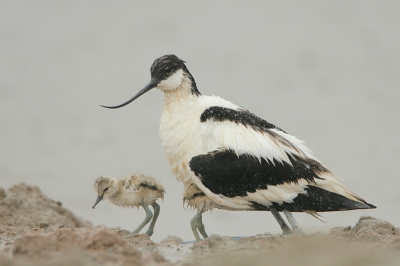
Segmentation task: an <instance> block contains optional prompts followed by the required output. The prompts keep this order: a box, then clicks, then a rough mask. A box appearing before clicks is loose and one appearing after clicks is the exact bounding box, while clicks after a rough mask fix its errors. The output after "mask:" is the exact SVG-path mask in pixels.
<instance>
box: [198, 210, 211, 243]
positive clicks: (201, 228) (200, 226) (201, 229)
mask: <svg viewBox="0 0 400 266" xmlns="http://www.w3.org/2000/svg"><path fill="white" fill-rule="evenodd" d="M197 229H198V230H199V232H200V234H201V235H202V236H203V237H204V238H207V237H208V235H207V233H206V229H205V228H204V224H203V214H202V213H200V216H199V218H198V219H197Z"/></svg>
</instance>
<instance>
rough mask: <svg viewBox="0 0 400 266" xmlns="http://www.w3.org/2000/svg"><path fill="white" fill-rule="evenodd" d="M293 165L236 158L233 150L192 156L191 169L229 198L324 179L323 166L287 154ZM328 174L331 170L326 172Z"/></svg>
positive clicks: (251, 157) (252, 158)
mask: <svg viewBox="0 0 400 266" xmlns="http://www.w3.org/2000/svg"><path fill="white" fill-rule="evenodd" d="M288 157H289V158H290V161H291V163H292V165H293V166H291V165H289V164H288V163H286V162H283V163H280V162H278V161H276V160H275V159H274V164H272V163H271V162H269V161H266V160H264V159H261V163H260V161H259V160H258V159H257V158H256V157H254V156H250V155H246V154H243V155H240V156H237V155H236V153H235V152H234V151H232V150H216V151H213V152H210V153H208V154H204V155H199V156H195V157H193V158H192V159H191V160H190V162H189V166H190V169H191V170H192V171H193V172H194V174H195V175H196V176H197V177H199V179H200V180H201V182H202V183H203V184H204V186H205V187H207V188H208V189H210V190H211V191H212V192H213V193H215V194H222V195H224V196H226V197H236V196H246V195H247V193H253V192H255V191H256V190H257V189H267V188H268V186H269V185H272V186H274V185H279V184H283V183H297V182H298V181H299V180H301V179H304V180H307V181H308V182H310V183H313V182H315V180H316V179H322V178H320V177H319V176H318V173H321V172H323V171H325V169H326V168H323V167H322V168H321V165H320V164H318V162H315V163H317V165H310V164H308V163H305V162H302V161H300V158H299V159H294V158H293V157H291V156H290V155H288ZM326 171H329V170H327V169H326Z"/></svg>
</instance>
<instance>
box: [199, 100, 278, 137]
mask: <svg viewBox="0 0 400 266" xmlns="http://www.w3.org/2000/svg"><path fill="white" fill-rule="evenodd" d="M210 119H213V120H214V121H217V122H223V121H230V122H234V123H236V124H241V125H244V126H246V127H248V126H249V127H252V128H253V129H255V130H257V131H265V130H267V129H271V128H276V129H279V130H281V131H283V130H282V129H280V128H278V127H276V126H275V125H274V124H271V123H269V122H267V121H265V120H264V119H261V118H259V117H258V116H256V115H255V114H252V113H250V112H249V111H247V110H245V109H240V110H234V109H230V108H225V107H220V106H212V107H209V108H207V109H206V110H205V111H204V112H203V113H202V114H201V116H200V121H201V122H206V121H207V120H210Z"/></svg>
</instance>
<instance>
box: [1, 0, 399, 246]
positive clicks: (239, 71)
mask: <svg viewBox="0 0 400 266" xmlns="http://www.w3.org/2000/svg"><path fill="white" fill-rule="evenodd" d="M399 14H400V2H398V1H301V2H298V1H284V2H282V1H215V0H213V1H190V2H189V1H141V2H139V1H118V2H114V1H34V2H33V1H1V2H0V186H3V187H4V188H6V189H7V188H9V187H10V186H12V185H13V184H17V183H20V182H25V183H27V184H31V185H36V186H38V187H39V188H40V189H41V190H42V191H43V192H44V193H45V194H46V195H47V196H48V197H50V198H52V199H54V200H57V201H61V202H62V203H63V206H65V207H67V208H68V209H70V210H71V211H73V212H74V213H76V214H78V215H79V216H81V217H82V218H84V219H87V220H90V221H91V222H92V223H93V224H95V225H98V224H104V225H106V226H108V227H118V226H119V227H121V228H123V229H128V230H133V229H134V228H135V227H136V226H137V225H138V224H139V223H140V221H142V219H143V218H144V215H145V214H144V211H143V210H142V209H141V210H136V209H123V208H118V207H116V206H114V205H112V204H111V203H110V202H109V201H105V202H102V203H100V204H99V205H98V207H97V208H96V210H92V209H91V207H92V205H93V203H94V201H95V199H96V194H95V192H94V189H93V183H94V180H95V179H96V178H97V177H98V176H99V175H103V174H109V175H113V176H116V177H121V178H122V177H125V176H127V175H129V174H133V173H135V172H140V173H143V174H147V175H151V176H153V177H156V178H158V179H159V180H160V181H161V182H162V184H163V185H164V186H165V188H166V190H167V195H166V198H165V200H164V202H162V203H161V215H160V217H159V221H158V224H157V225H156V228H155V234H154V235H153V237H152V238H153V240H155V241H159V240H161V239H164V238H165V237H166V236H168V235H175V236H179V237H181V238H183V239H184V240H192V239H193V235H192V232H191V229H190V226H189V221H190V219H191V218H192V216H193V215H194V211H192V210H187V209H184V208H183V206H182V198H181V195H182V185H181V183H178V182H177V181H176V180H175V177H174V176H173V175H172V173H171V172H170V169H169V165H168V162H167V160H166V156H165V153H164V151H163V149H162V147H161V141H160V139H159V136H158V126H159V118H160V115H161V111H162V108H163V94H162V93H161V92H160V91H156V90H154V91H151V92H149V93H147V94H146V95H144V96H142V97H140V99H138V100H136V101H135V102H134V103H133V104H130V105H128V106H126V107H124V108H122V109H117V110H108V109H105V108H101V107H100V106H99V105H100V104H103V105H116V104H120V103H122V102H125V101H126V100H128V99H130V98H131V97H132V96H133V95H134V94H135V93H136V92H138V91H139V90H140V89H141V88H143V86H144V85H146V84H147V82H148V81H149V80H150V72H149V68H150V66H151V64H152V62H153V60H154V59H155V58H157V57H159V56H161V55H164V54H169V53H173V54H176V55H177V56H178V57H180V58H182V59H183V60H185V61H186V62H187V66H188V68H189V70H190V71H191V73H192V74H193V75H194V77H195V79H196V82H197V84H198V88H199V90H200V91H201V92H202V93H203V94H205V95H213V94H215V95H218V96H221V97H223V98H225V99H228V100H230V101H232V102H234V103H236V104H238V105H241V106H243V107H245V108H247V109H248V110H250V111H251V112H253V113H255V114H257V115H258V116H260V117H262V118H264V119H266V120H267V121H269V122H271V123H274V124H276V125H277V126H279V127H281V128H282V129H284V130H285V131H287V132H289V133H291V134H293V135H295V136H297V137H298V138H299V139H302V140H304V141H305V142H306V143H307V145H308V147H309V148H311V149H312V150H313V151H314V152H315V154H316V156H317V157H318V158H319V159H320V160H321V161H322V162H323V163H324V164H325V165H326V166H327V167H328V168H329V169H331V170H332V171H333V172H335V173H336V175H337V176H339V177H340V178H341V182H342V183H343V184H345V185H346V186H347V187H348V188H350V189H351V190H353V191H355V192H356V193H357V194H359V195H360V196H362V197H363V198H365V199H366V200H367V201H368V202H369V203H372V204H374V205H376V206H377V207H378V208H377V209H376V210H369V211H351V212H336V213H324V214H323V218H322V219H323V220H324V221H326V223H322V222H320V221H318V220H316V219H314V218H313V217H311V216H309V215H307V214H301V213H300V214H294V215H295V217H296V219H297V220H298V222H299V224H300V225H301V226H302V227H303V229H304V230H305V231H306V232H307V233H313V232H317V231H324V232H326V231H328V230H329V229H330V228H333V227H335V226H347V225H353V224H354V223H355V222H356V221H357V220H358V218H359V217H360V216H362V215H371V216H374V217H377V218H380V219H384V220H387V221H389V222H391V223H394V224H395V225H396V226H400V206H399V203H400V193H399V188H400V178H399V171H398V168H399V161H400V142H399V135H400V125H399V114H400V107H399V103H398V102H399V100H400V88H399V84H400V75H399V74H400V34H399V29H400V16H399ZM203 217H204V218H203V219H204V223H205V225H206V229H207V232H208V233H209V234H220V235H230V236H244V235H255V234H258V233H263V232H271V233H280V228H279V226H278V224H277V223H276V221H275V220H274V218H273V216H272V215H271V214H270V213H262V212H228V211H220V210H214V211H213V212H212V213H206V214H205V215H204V216H203Z"/></svg>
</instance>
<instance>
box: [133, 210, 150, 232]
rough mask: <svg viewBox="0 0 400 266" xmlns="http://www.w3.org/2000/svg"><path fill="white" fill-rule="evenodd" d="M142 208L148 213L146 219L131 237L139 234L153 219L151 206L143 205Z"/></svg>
mask: <svg viewBox="0 0 400 266" xmlns="http://www.w3.org/2000/svg"><path fill="white" fill-rule="evenodd" d="M142 207H143V209H144V210H145V211H146V218H144V220H143V222H142V223H141V224H139V226H138V227H137V228H136V229H135V230H133V231H132V233H130V234H131V235H134V234H138V233H139V232H140V230H142V229H143V227H145V226H146V224H148V223H149V222H150V220H151V218H153V213H152V212H151V211H150V209H149V206H147V205H144V204H142Z"/></svg>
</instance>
